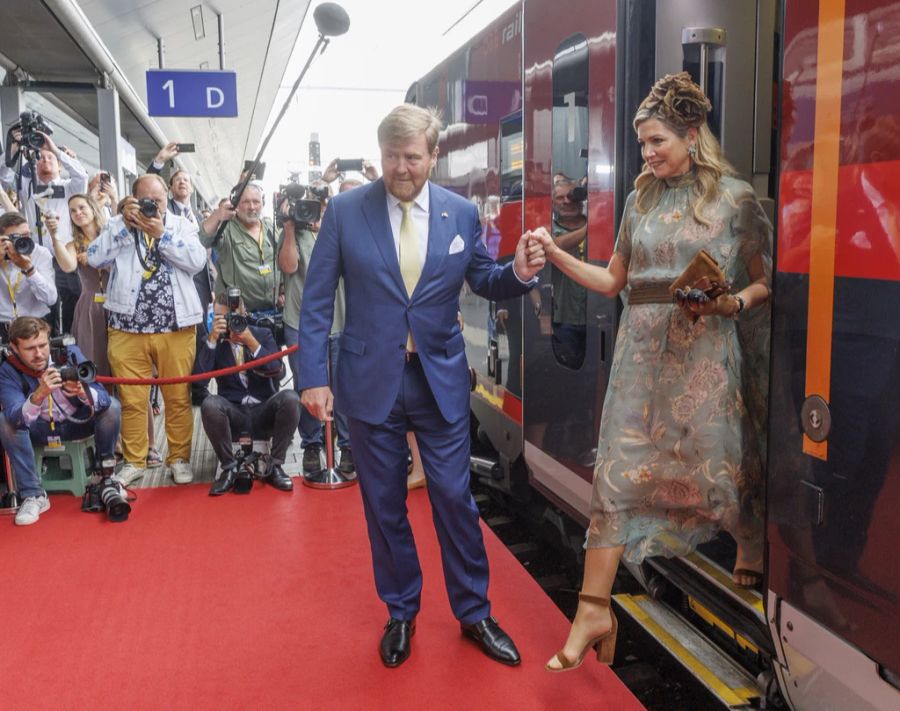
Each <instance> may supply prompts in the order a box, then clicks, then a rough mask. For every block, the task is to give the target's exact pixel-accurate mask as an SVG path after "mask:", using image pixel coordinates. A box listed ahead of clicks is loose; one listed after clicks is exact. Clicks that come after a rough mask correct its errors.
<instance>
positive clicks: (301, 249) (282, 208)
mask: <svg viewBox="0 0 900 711" xmlns="http://www.w3.org/2000/svg"><path fill="white" fill-rule="evenodd" d="M290 187H293V186H290ZM281 192H282V196H283V198H282V202H281V204H280V205H279V214H280V215H281V216H282V220H283V223H284V228H283V229H284V235H283V237H282V240H281V243H280V244H279V245H278V267H279V268H280V269H281V271H282V274H283V275H284V277H283V278H284V340H285V344H286V345H288V346H293V345H296V343H297V331H298V330H299V328H300V307H301V306H302V304H303V284H304V282H305V281H306V268H307V265H308V264H309V260H310V256H311V255H312V250H313V246H314V245H315V243H316V238H315V235H314V234H313V230H314V229H318V215H316V214H315V213H316V211H315V210H313V211H312V212H311V214H309V215H308V217H310V218H312V217H316V219H315V220H313V221H312V222H311V223H304V222H300V223H299V224H297V221H296V220H294V219H289V218H287V215H289V214H290V213H292V212H293V213H296V212H297V211H298V210H297V207H296V205H295V206H293V207H292V206H291V202H292V201H291V200H290V199H289V198H288V197H287V195H286V193H289V192H290V191H289V190H288V191H286V190H282V191H281ZM313 197H316V196H315V195H313ZM316 199H319V200H320V204H319V209H320V210H321V211H324V209H325V207H326V205H327V201H326V200H325V199H322V198H321V197H318V198H316ZM343 328H344V282H343V280H341V281H340V282H339V283H338V288H337V291H336V293H335V299H334V321H333V323H332V327H331V334H330V335H329V338H328V341H329V349H330V357H331V363H330V368H331V373H332V377H333V376H334V373H336V372H337V359H338V351H339V350H340V337H341V331H342V330H343ZM288 362H289V363H290V366H291V372H292V373H293V375H294V387H295V388H296V387H297V378H298V376H299V373H300V351H299V350H297V351H294V352H293V353H291V355H290V356H289V357H288ZM334 421H335V429H336V430H337V446H338V448H339V450H340V463H339V465H338V468H339V470H340V471H341V473H342V474H352V473H353V472H354V471H355V467H354V464H353V454H352V452H351V449H350V432H349V428H348V426H347V418H346V417H344V415H343V414H342V413H341V412H338V411H335V413H334ZM299 429H300V446H301V447H303V471H304V472H305V473H307V474H313V473H315V472H317V471H319V470H320V469H321V468H322V464H321V461H322V446H323V444H324V442H325V432H324V430H325V428H324V427H323V425H322V422H320V421H319V420H318V419H316V418H315V417H313V415H311V414H310V413H309V411H307V409H306V408H302V410H301V412H300V428H299ZM329 446H331V444H330V443H329Z"/></svg>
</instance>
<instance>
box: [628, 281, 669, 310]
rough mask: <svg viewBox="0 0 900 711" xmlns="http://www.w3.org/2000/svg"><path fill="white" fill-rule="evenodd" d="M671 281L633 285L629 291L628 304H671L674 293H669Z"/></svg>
mask: <svg viewBox="0 0 900 711" xmlns="http://www.w3.org/2000/svg"><path fill="white" fill-rule="evenodd" d="M669 283H670V282H662V281H659V282H647V283H645V284H637V285H636V286H633V287H631V291H629V292H628V304H629V306H633V305H635V304H671V303H672V294H670V293H669Z"/></svg>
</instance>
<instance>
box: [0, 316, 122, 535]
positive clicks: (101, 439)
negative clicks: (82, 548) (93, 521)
mask: <svg viewBox="0 0 900 711" xmlns="http://www.w3.org/2000/svg"><path fill="white" fill-rule="evenodd" d="M49 334H50V326H49V325H48V324H47V322H46V321H44V320H43V319H39V318H34V317H31V316H22V317H20V318H17V319H16V320H15V321H13V322H12V323H11V324H10V326H9V352H8V353H7V356H6V360H5V361H4V363H3V364H2V365H0V405H2V407H3V412H2V413H0V441H2V443H3V447H4V449H6V453H7V454H8V455H9V459H10V463H11V464H12V468H13V473H14V474H15V477H16V488H17V489H18V492H19V496H20V497H21V498H22V504H21V506H20V507H19V511H18V513H17V514H16V525H18V526H27V525H29V524H32V523H35V522H36V521H37V520H38V518H39V517H40V515H41V514H42V513H43V512H44V511H46V510H47V509H49V508H50V500H49V499H48V498H47V494H46V492H45V491H44V490H43V488H42V487H41V477H40V474H39V473H38V472H37V469H36V466H35V461H34V446H33V445H35V444H38V445H42V446H45V447H48V448H53V447H62V446H63V444H62V443H63V442H66V441H69V440H74V439H83V438H85V437H89V436H91V435H93V436H94V443H95V445H96V452H97V460H98V465H99V467H98V468H99V470H100V473H99V474H98V479H99V483H98V487H99V488H98V489H96V490H95V491H96V493H97V497H98V498H99V499H100V501H101V502H102V503H101V505H102V506H103V507H104V508H106V511H107V514H108V515H109V518H110V520H111V521H124V520H126V519H127V518H128V514H129V512H130V511H131V506H129V504H128V502H127V501H126V500H125V495H124V492H123V489H122V487H121V484H120V483H119V481H118V480H117V479H116V477H115V476H114V475H113V473H112V472H113V468H114V466H115V461H116V459H115V446H116V439H117V438H118V436H119V425H120V422H121V409H120V407H119V402H118V401H117V400H116V399H115V398H112V397H110V396H109V394H108V393H107V392H106V390H104V389H103V388H102V387H101V386H99V385H95V384H92V383H93V380H94V374H95V371H94V367H93V364H92V363H90V362H89V361H86V360H85V358H84V355H83V354H82V353H81V351H80V350H79V349H78V347H77V346H66V345H65V344H64V343H63V342H62V339H56V338H54V339H53V340H52V341H51V339H50V338H49ZM89 493H90V492H89Z"/></svg>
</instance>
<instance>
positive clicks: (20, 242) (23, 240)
mask: <svg viewBox="0 0 900 711" xmlns="http://www.w3.org/2000/svg"><path fill="white" fill-rule="evenodd" d="M13 249H15V250H16V252H18V253H19V254H21V255H22V256H23V257H27V256H28V255H29V254H31V253H32V252H33V251H34V240H33V239H31V237H29V236H28V235H20V236H18V237H16V238H15V239H14V240H13Z"/></svg>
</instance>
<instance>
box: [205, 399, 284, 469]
mask: <svg viewBox="0 0 900 711" xmlns="http://www.w3.org/2000/svg"><path fill="white" fill-rule="evenodd" d="M200 418H201V420H202V421H203V429H204V431H205V432H206V436H207V437H208V438H209V442H210V444H211V445H212V448H213V451H215V453H216V457H217V458H218V460H219V463H220V464H221V465H222V466H223V467H226V466H228V465H230V464H234V463H235V459H234V452H233V450H232V446H231V443H232V441H234V439H236V438H237V437H239V436H240V435H241V433H242V432H249V433H250V434H251V435H253V438H254V439H269V437H271V438H272V445H271V447H270V448H269V459H270V461H271V462H272V464H284V458H285V456H286V455H287V450H288V447H290V446H291V440H292V439H293V438H294V433H295V432H296V431H297V425H298V424H299V423H300V396H299V395H298V394H297V393H296V392H295V391H294V390H282V391H280V392H278V393H275V394H274V395H273V396H272V397H270V398H269V399H268V400H266V401H265V402H263V403H260V404H258V405H241V404H235V403H233V402H231V401H229V400H226V399H225V398H224V397H222V396H221V395H210V396H209V397H208V398H206V399H205V400H204V401H203V404H202V405H201V406H200Z"/></svg>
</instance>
